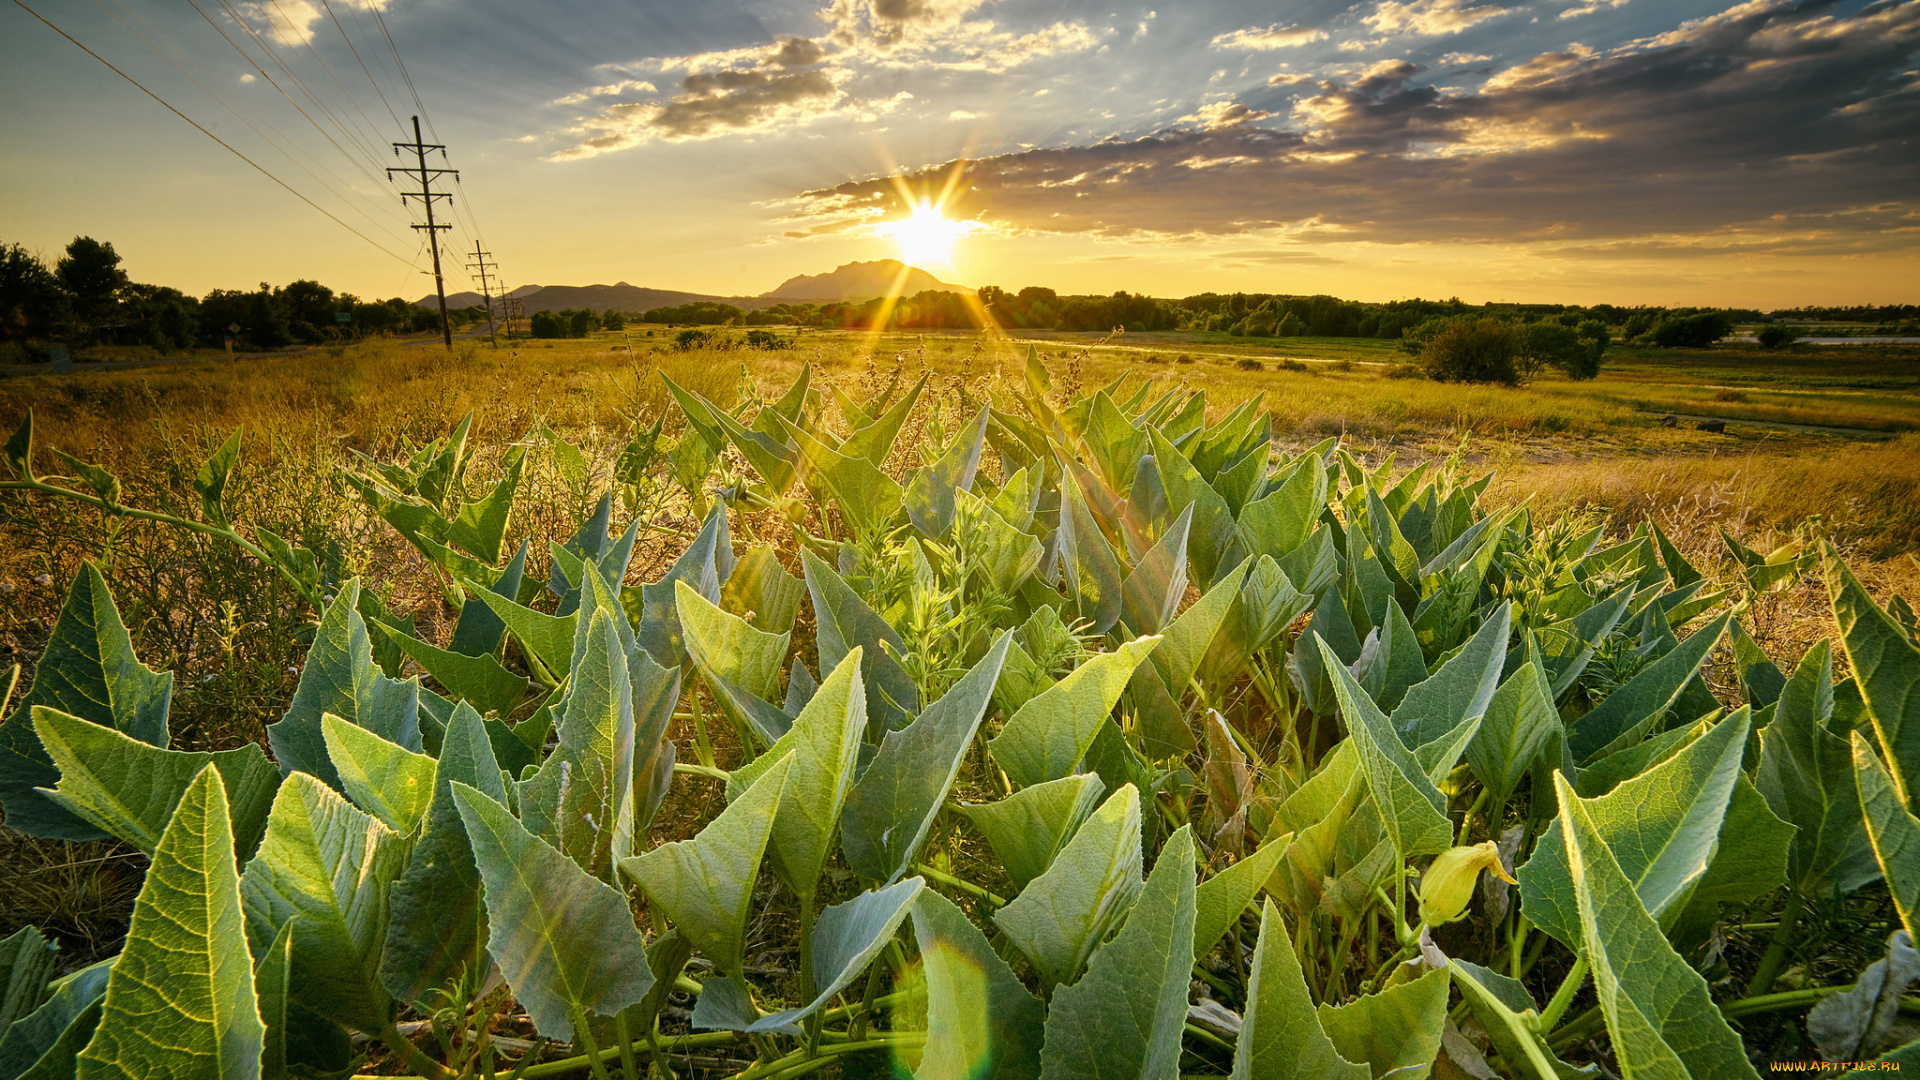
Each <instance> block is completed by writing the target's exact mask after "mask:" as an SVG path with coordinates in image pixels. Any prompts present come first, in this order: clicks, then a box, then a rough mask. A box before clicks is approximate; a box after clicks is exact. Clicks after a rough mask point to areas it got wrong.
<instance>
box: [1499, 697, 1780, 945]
mask: <svg viewBox="0 0 1920 1080" xmlns="http://www.w3.org/2000/svg"><path fill="white" fill-rule="evenodd" d="M1749 718H1750V714H1749V713H1748V711H1747V710H1746V709H1741V710H1740V711H1739V712H1737V713H1734V714H1733V715H1732V716H1729V717H1727V718H1726V719H1725V720H1722V721H1720V722H1719V723H1718V724H1715V725H1714V726H1712V727H1711V728H1708V729H1707V732H1706V734H1704V735H1702V736H1700V737H1699V738H1698V739H1695V740H1694V741H1693V742H1692V743H1691V744H1690V745H1688V746H1687V748H1686V749H1684V750H1682V751H1680V752H1679V753H1677V754H1675V755H1673V756H1672V757H1670V758H1668V759H1667V760H1666V761H1663V762H1661V763H1660V764H1659V765H1656V766H1654V767H1653V768H1651V769H1648V770H1647V771H1646V772H1644V773H1641V774H1640V775H1639V776H1636V777H1634V778H1633V779H1631V780H1628V781H1625V782H1624V783H1622V784H1620V786H1618V787H1616V788H1614V789H1613V790H1612V791H1610V792H1608V793H1607V794H1605V795H1602V796H1600V797H1598V798H1595V799H1581V800H1580V812H1581V814H1582V820H1583V821H1586V822H1588V823H1589V824H1590V826H1591V827H1592V829H1593V830H1594V832H1595V835H1596V836H1598V837H1599V838H1600V839H1601V840H1603V841H1605V842H1606V844H1607V847H1608V849H1609V850H1610V852H1611V855H1610V856H1609V858H1611V859H1613V860H1614V865H1615V866H1616V867H1617V868H1618V869H1619V871H1620V872H1621V874H1623V875H1624V880H1626V881H1627V882H1628V883H1630V884H1631V885H1632V887H1633V889H1634V890H1635V894H1636V896H1637V897H1638V899H1639V903H1641V904H1642V905H1643V906H1644V908H1645V910H1646V911H1648V912H1651V913H1652V916H1653V917H1654V918H1659V917H1660V915H1661V914H1662V913H1664V912H1666V911H1667V910H1668V909H1669V908H1671V907H1673V906H1674V904H1675V903H1676V902H1677V901H1682V900H1684V899H1685V898H1686V896H1687V895H1688V893H1689V891H1690V890H1691V888H1692V887H1693V886H1694V884H1695V883H1696V882H1698V881H1699V879H1700V877H1701V875H1702V874H1704V873H1705V872H1706V869H1707V864H1708V863H1709V862H1711V861H1712V860H1713V856H1714V853H1715V851H1716V850H1718V846H1719V837H1720V826H1721V822H1722V820H1723V819H1724V818H1725V816H1726V812H1727V805H1728V802H1729V801H1730V800H1731V799H1732V798H1733V786H1734V781H1736V780H1738V779H1739V778H1740V756H1741V753H1742V752H1743V751H1744V750H1745V749H1746V743H1747V732H1748V726H1749ZM1567 797H1569V798H1575V799H1578V798H1579V796H1578V795H1572V794H1569V795H1568V796H1567ZM1562 816H1563V817H1564V814H1563V815H1562ZM1560 827H1561V826H1560V824H1559V823H1558V822H1556V823H1554V824H1553V825H1550V826H1548V828H1547V832H1546V835H1545V836H1543V837H1541V839H1540V842H1539V843H1538V844H1537V845H1535V847H1534V849H1533V857H1532V858H1531V859H1528V860H1527V863H1526V865H1525V866H1522V867H1521V868H1520V872H1519V874H1518V875H1517V876H1518V877H1519V879H1520V910H1521V911H1522V912H1523V913H1524V914H1525V915H1526V916H1527V918H1528V919H1530V920H1532V922H1533V924H1534V925H1535V926H1536V927H1538V928H1540V929H1541V930H1544V931H1546V932H1547V933H1548V934H1550V935H1552V936H1553V937H1554V938H1556V939H1558V940H1559V941H1560V942H1561V943H1563V944H1565V945H1567V946H1568V947H1570V948H1572V947H1576V946H1577V945H1578V943H1579V941H1580V910H1579V908H1578V907H1576V906H1575V903H1574V899H1575V897H1574V884H1575V881H1574V879H1575V878H1577V877H1578V876H1579V872H1580V868H1579V867H1578V866H1575V865H1574V864H1572V863H1569V862H1567V861H1566V852H1567V850H1568V847H1567V845H1566V844H1564V843H1562V841H1561V839H1560V837H1559V836H1558V835H1556V832H1555V830H1557V829H1559V828H1560Z"/></svg>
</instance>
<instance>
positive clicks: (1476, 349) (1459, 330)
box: [1416, 315, 1521, 386]
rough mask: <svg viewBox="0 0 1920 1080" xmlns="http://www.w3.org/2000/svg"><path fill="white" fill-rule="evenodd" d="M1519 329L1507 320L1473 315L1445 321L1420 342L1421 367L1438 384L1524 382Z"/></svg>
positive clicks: (1516, 384)
mask: <svg viewBox="0 0 1920 1080" xmlns="http://www.w3.org/2000/svg"><path fill="white" fill-rule="evenodd" d="M1518 329H1519V328H1518V327H1516V326H1514V325H1513V324H1512V323H1510V322H1507V321H1505V320H1504V319H1492V318H1485V317H1480V318H1476V317H1474V316H1470V315H1460V316H1454V317H1452V318H1449V319H1446V320H1444V321H1442V323H1441V324H1440V325H1439V326H1438V327H1437V328H1435V329H1433V330H1432V331H1431V336H1428V337H1427V338H1426V340H1425V341H1422V342H1420V343H1419V346H1420V347H1419V351H1418V352H1417V354H1416V355H1418V356H1419V357H1420V366H1421V367H1422V368H1424V369H1425V370H1426V373H1427V377H1428V378H1430V379H1434V380H1436V381H1438V382H1466V383H1499V384H1501V385H1503V386H1518V385H1520V382H1521V371H1520V366H1519V361H1520V354H1521V353H1520V345H1521V342H1520V335H1519V333H1518V332H1517V331H1518Z"/></svg>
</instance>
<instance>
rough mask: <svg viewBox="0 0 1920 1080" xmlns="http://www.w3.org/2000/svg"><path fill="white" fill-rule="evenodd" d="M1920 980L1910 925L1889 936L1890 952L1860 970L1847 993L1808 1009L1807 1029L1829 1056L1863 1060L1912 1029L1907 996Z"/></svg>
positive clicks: (1823, 1055) (1822, 1054)
mask: <svg viewBox="0 0 1920 1080" xmlns="http://www.w3.org/2000/svg"><path fill="white" fill-rule="evenodd" d="M1915 980H1920V952H1916V951H1914V947H1913V939H1912V938H1910V937H1908V936H1907V932H1906V931H1905V930H1895V931H1894V932H1893V933H1892V934H1891V935H1889V936H1888V938H1887V955H1886V956H1885V957H1883V958H1881V959H1879V960H1876V961H1874V962H1873V963H1872V964H1871V965H1869V966H1868V968H1867V970H1865V971H1863V972H1861V973H1860V979H1859V981H1858V982H1856V983H1854V985H1853V987H1852V988H1851V989H1849V990H1847V991H1845V992H1844V993H1839V994H1834V995H1832V996H1830V997H1827V998H1825V999H1823V1000H1822V1001H1821V1002H1820V1003H1819V1004H1818V1005H1815V1006H1814V1007H1813V1009H1812V1011H1810V1012H1808V1013H1807V1034H1808V1035H1809V1036H1810V1037H1811V1038H1812V1039H1813V1042H1814V1045H1815V1046H1818V1047H1819V1048H1820V1057H1821V1058H1822V1059H1824V1060H1826V1061H1843V1062H1852V1061H1861V1060H1863V1059H1865V1058H1867V1057H1869V1056H1870V1055H1873V1054H1875V1053H1878V1052H1879V1051H1880V1050H1882V1049H1885V1048H1887V1047H1889V1046H1891V1045H1892V1044H1893V1042H1894V1041H1895V1038H1896V1035H1905V1034H1911V1033H1912V1027H1911V1025H1909V1024H1906V1023H1903V1022H1902V1021H1901V1018H1900V1012H1901V1008H1900V1006H1901V1004H1902V1002H1901V998H1902V997H1903V996H1904V995H1905V993H1906V990H1907V987H1909V986H1911V985H1913V983H1914V981H1915Z"/></svg>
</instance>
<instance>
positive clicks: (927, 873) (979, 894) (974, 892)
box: [913, 863, 1007, 908]
mask: <svg viewBox="0 0 1920 1080" xmlns="http://www.w3.org/2000/svg"><path fill="white" fill-rule="evenodd" d="M913 869H914V872H915V873H918V874H919V875H920V876H922V877H924V878H926V879H927V880H929V881H937V882H939V883H940V884H942V885H947V886H950V887H952V888H955V889H959V890H960V891H961V892H963V893H966V894H968V895H970V896H972V897H974V898H975V899H978V900H985V901H986V902H987V903H989V904H992V905H993V906H994V907H997V908H1003V907H1006V906H1007V902H1006V901H1005V900H1002V899H1000V898H999V897H998V896H995V895H994V894H992V893H990V892H988V891H987V890H985V889H983V888H981V887H980V886H978V885H975V884H974V883H973V882H971V881H968V880H967V879H965V878H958V877H954V876H953V875H952V874H949V873H947V872H946V871H944V870H935V869H934V868H933V867H931V866H928V865H927V864H926V863H914V864H913Z"/></svg>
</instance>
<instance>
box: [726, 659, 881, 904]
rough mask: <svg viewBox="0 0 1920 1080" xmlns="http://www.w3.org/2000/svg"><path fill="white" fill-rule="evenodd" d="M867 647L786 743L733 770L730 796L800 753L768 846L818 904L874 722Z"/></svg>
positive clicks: (832, 680) (837, 671) (788, 877)
mask: <svg viewBox="0 0 1920 1080" xmlns="http://www.w3.org/2000/svg"><path fill="white" fill-rule="evenodd" d="M864 652H865V650H864V649H862V648H861V647H859V646H855V647H854V649H853V651H852V652H850V653H848V654H847V656H846V659H844V660H842V661H840V665H839V666H838V667H836V668H834V669H833V670H832V671H831V672H829V673H828V674H827V677H826V679H825V680H823V681H822V682H821V683H820V689H818V690H816V691H814V693H813V700H811V701H809V702H807V707H806V708H804V709H802V710H800V715H799V716H796V717H794V720H793V726H792V727H791V728H788V729H787V733H786V734H785V735H782V736H780V741H779V742H776V743H774V744H773V748H772V749H770V750H768V751H767V752H766V753H764V754H762V755H760V756H759V757H757V758H755V759H753V760H752V761H750V762H748V763H747V764H745V765H742V766H741V767H740V768H738V769H735V770H733V773H732V775H731V776H730V777H729V779H728V780H727V796H728V798H729V799H737V798H739V797H740V796H741V794H742V793H743V792H745V791H746V790H747V788H749V787H750V786H752V784H753V782H754V781H755V780H757V779H759V777H760V774H761V773H762V772H764V771H765V770H766V769H768V768H771V767H772V766H773V765H774V764H775V763H776V762H778V761H780V760H781V759H782V758H784V757H785V756H786V755H787V753H788V752H789V751H791V752H793V754H794V761H793V771H792V772H791V773H790V774H789V775H788V777H787V786H786V790H785V792H784V793H783V794H782V795H781V796H780V810H779V812H778V813H776V814H775V815H774V818H773V839H772V840H771V841H770V845H769V846H770V847H771V848H772V856H773V870H774V873H775V874H777V875H779V877H780V880H781V882H782V883H784V884H785V885H786V886H787V888H789V889H791V890H793V894H794V895H795V896H798V897H799V898H800V899H801V902H802V903H805V904H812V903H813V897H814V894H815V893H816V892H817V891H818V890H819V887H820V871H821V868H822V867H824V866H825V865H826V862H827V856H828V855H829V854H831V853H832V851H833V842H834V841H835V840H836V839H838V838H839V835H840V808H841V807H842V806H844V805H846V801H847V793H848V792H849V791H851V790H852V788H853V766H854V762H855V761H856V760H858V759H859V756H860V746H861V741H860V736H861V733H862V732H864V731H865V730H866V727H867V698H866V693H865V692H864V690H863V689H862V688H861V685H860V661H861V658H862V656H863V654H864Z"/></svg>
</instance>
